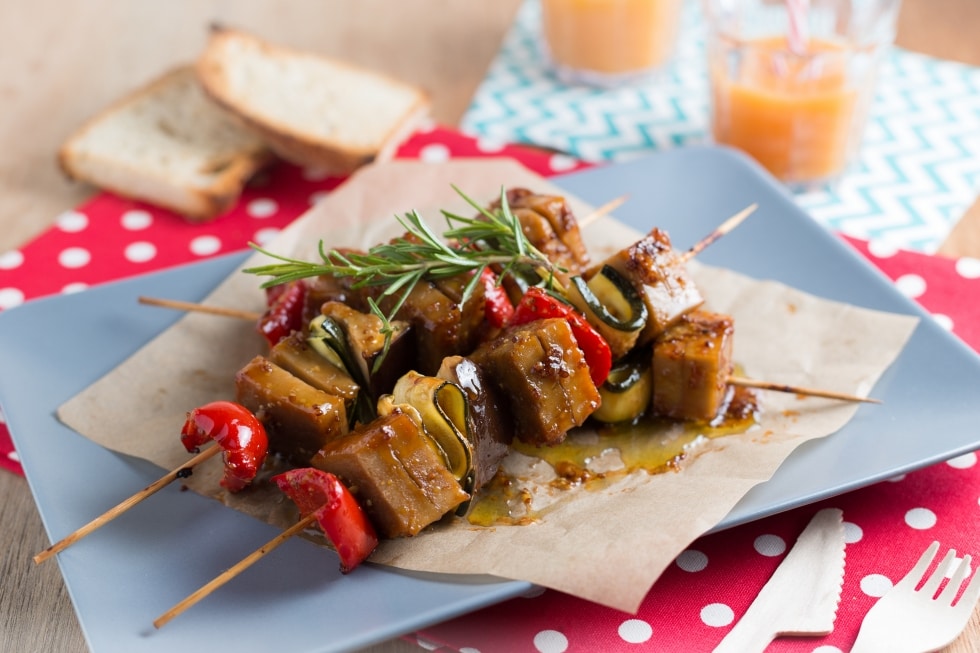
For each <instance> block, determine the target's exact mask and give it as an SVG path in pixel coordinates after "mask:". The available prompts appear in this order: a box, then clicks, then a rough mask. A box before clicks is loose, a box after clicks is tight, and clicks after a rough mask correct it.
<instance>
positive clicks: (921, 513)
mask: <svg viewBox="0 0 980 653" xmlns="http://www.w3.org/2000/svg"><path fill="white" fill-rule="evenodd" d="M905 523H906V524H908V525H909V526H910V527H911V528H914V529H916V530H918V531H924V530H927V529H929V528H932V527H933V526H935V525H936V513H934V512H933V511H931V510H929V509H928V508H912V509H911V510H909V511H908V512H907V513H905Z"/></svg>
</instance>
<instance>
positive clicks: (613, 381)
mask: <svg viewBox="0 0 980 653" xmlns="http://www.w3.org/2000/svg"><path fill="white" fill-rule="evenodd" d="M647 358H648V357H646V356H629V357H628V358H626V359H624V360H621V361H619V362H617V363H616V364H615V365H613V368H612V370H611V371H610V372H609V378H607V379H606V382H605V383H603V384H602V387H601V388H599V395H600V396H601V397H602V404H601V405H600V406H599V408H598V409H597V410H596V411H595V412H594V413H592V417H593V418H594V419H596V420H597V421H599V422H604V423H606V424H616V423H619V422H631V421H633V420H635V419H636V418H638V417H640V416H642V415H643V414H644V413H645V412H646V410H647V407H648V406H649V405H650V399H651V397H652V396H653V370H652V368H651V366H650V364H649V361H648V360H647Z"/></svg>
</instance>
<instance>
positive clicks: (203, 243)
mask: <svg viewBox="0 0 980 653" xmlns="http://www.w3.org/2000/svg"><path fill="white" fill-rule="evenodd" d="M220 249H221V239H220V238H218V237H217V236H198V237H197V238H195V239H194V240H192V241H191V253H192V254H196V255H198V256H210V255H211V254H214V253H215V252H217V251H218V250H220Z"/></svg>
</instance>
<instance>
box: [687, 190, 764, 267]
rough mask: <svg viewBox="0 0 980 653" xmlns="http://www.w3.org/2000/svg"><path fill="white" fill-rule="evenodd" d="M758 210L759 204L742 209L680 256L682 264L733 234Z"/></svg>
mask: <svg viewBox="0 0 980 653" xmlns="http://www.w3.org/2000/svg"><path fill="white" fill-rule="evenodd" d="M757 208H759V205H758V204H750V205H749V206H747V207H745V208H744V209H742V210H741V211H739V212H738V213H736V214H735V215H733V216H732V217H730V218H728V219H727V220H725V221H724V222H722V223H721V224H720V225H718V228H717V229H715V230H714V231H712V232H711V233H710V234H708V235H707V236H705V237H704V238H702V239H701V240H699V241H698V242H696V243H694V245H693V246H692V247H691V249H689V250H687V251H686V252H684V253H683V254H681V256H680V259H681V262H682V263H687V262H688V261H690V260H691V259H692V258H694V257H695V256H697V255H698V254H700V253H701V252H702V251H703V250H704V249H705V248H706V247H707V246H708V245H710V244H711V243H713V242H715V241H716V240H718V239H719V238H721V237H722V236H724V235H725V234H727V233H729V232H731V231H732V230H733V229H735V227H737V226H738V225H740V224H741V223H742V221H743V220H745V218H747V217H749V216H750V215H752V213H753V212H755V210H756V209H757Z"/></svg>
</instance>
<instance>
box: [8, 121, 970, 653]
mask: <svg viewBox="0 0 980 653" xmlns="http://www.w3.org/2000/svg"><path fill="white" fill-rule="evenodd" d="M398 156H399V157H404V158H419V159H422V160H427V161H440V160H445V159H447V158H450V157H472V156H510V157H513V158H515V159H517V160H519V161H521V162H522V163H523V164H524V165H526V166H527V167H528V168H530V169H531V170H534V171H535V172H537V173H539V174H542V175H544V176H551V175H555V174H560V173H564V172H570V171H574V170H577V169H581V168H584V167H585V165H584V164H582V163H580V162H577V161H575V160H574V159H570V158H568V157H566V156H563V155H553V154H547V153H544V152H541V151H538V150H534V149H530V148H525V147H522V146H511V145H501V144H499V143H491V142H485V141H481V140H479V139H475V138H470V137H467V136H465V135H463V134H460V133H458V132H456V131H453V130H450V129H444V128H441V127H438V126H431V127H429V128H427V129H425V130H422V131H420V132H419V133H417V134H415V135H414V136H413V137H412V138H411V139H410V140H409V141H408V142H407V143H405V144H404V145H403V146H402V147H401V149H400V150H399V153H398ZM342 182H343V180H342V179H340V178H337V177H331V176H327V175H324V174H322V173H321V172H319V171H316V170H310V169H301V168H297V167H295V166H290V165H287V164H280V165H278V166H276V167H274V168H272V169H271V170H269V171H268V172H267V173H265V174H264V175H263V176H262V177H261V178H260V179H258V180H256V182H255V183H253V184H252V185H251V186H250V187H249V188H248V189H247V190H246V191H245V193H244V194H243V196H242V198H241V200H240V202H239V203H238V205H237V206H236V207H235V208H234V209H233V210H232V211H231V212H230V213H228V214H227V215H225V216H223V217H221V218H219V219H218V220H215V221H213V222H210V223H206V224H190V223H188V222H186V221H184V220H182V219H181V218H179V217H178V216H176V215H173V214H172V213H169V212H167V211H163V210H160V209H156V208H154V207H150V206H147V205H145V204H142V203H139V202H133V201H129V200H125V199H121V198H119V197H115V196H113V195H109V194H99V195H96V196H95V197H94V198H93V199H91V200H90V201H89V202H86V203H85V204H83V205H81V206H79V207H78V208H77V209H75V210H72V211H68V212H66V213H64V214H63V215H61V216H59V217H58V219H57V221H56V224H55V226H54V227H53V228H52V229H50V230H49V231H47V232H46V233H44V234H43V235H41V236H40V237H39V238H37V239H35V240H33V241H32V242H30V243H28V244H26V245H24V246H23V247H21V248H18V249H15V250H11V251H8V252H4V253H0V310H8V309H11V308H13V307H15V306H17V305H19V304H21V303H23V302H25V301H29V300H31V299H34V298H37V297H41V296H45V295H52V294H57V293H68V292H77V291H79V290H81V289H84V288H86V287H88V286H91V285H94V284H99V283H105V282H108V281H113V280H117V279H121V278H125V277H129V276H133V275H136V274H142V273H147V272H152V271H156V270H160V269H163V268H166V267H170V266H173V265H177V264H182V263H188V262H193V261H195V260H201V259H205V258H208V257H212V256H216V255H220V254H226V253H230V252H234V251H240V250H242V249H244V248H245V247H246V245H247V243H249V242H258V243H262V242H267V241H268V240H270V239H271V238H272V237H274V236H275V234H276V233H278V231H279V230H280V229H282V228H283V227H284V226H286V225H287V224H289V223H290V222H291V221H292V220H294V219H295V218H296V217H298V216H299V215H300V214H302V213H303V212H304V211H306V209H308V208H309V207H310V206H311V205H312V204H313V203H315V202H316V201H317V200H318V199H319V198H320V197H322V196H323V195H324V194H326V193H329V192H330V191H331V190H332V189H333V188H335V187H336V186H337V185H338V184H340V183H342ZM846 240H847V241H848V242H849V243H850V244H851V245H853V246H854V247H855V248H856V249H857V250H858V251H859V252H860V253H861V254H863V255H864V256H866V257H867V258H868V259H870V260H871V261H872V262H873V263H874V264H875V265H877V266H878V267H879V268H880V269H881V270H882V272H883V273H884V274H885V275H887V276H888V277H889V278H891V279H892V280H894V282H895V284H896V286H897V287H898V288H899V289H900V290H901V291H902V292H903V293H905V294H906V295H908V296H910V297H912V298H914V299H916V300H917V301H918V302H919V303H920V304H921V305H922V306H923V307H924V308H925V309H926V310H928V311H929V312H930V313H932V315H933V316H934V317H935V319H937V320H938V321H939V322H940V323H941V324H943V325H944V326H945V327H946V328H948V329H949V330H951V331H952V332H954V333H955V334H957V335H958V336H959V337H960V338H962V339H963V340H964V341H965V342H966V343H967V344H969V345H970V346H971V347H972V348H973V349H975V350H977V351H980V302H978V301H977V299H978V298H980V260H978V259H972V258H961V259H958V260H954V259H947V258H941V257H935V256H928V255H925V254H919V253H915V252H908V251H896V250H894V249H886V248H883V247H880V246H877V245H876V244H875V243H873V242H871V243H869V242H865V241H861V240H856V239H853V238H846ZM0 373H2V368H0ZM978 392H980V389H978ZM978 399H980V394H978ZM978 428H980V425H978ZM0 466H2V467H4V468H5V469H7V470H9V471H10V472H13V473H21V468H20V465H19V463H18V460H17V454H16V452H15V451H14V449H13V445H12V443H11V441H10V437H9V434H8V433H7V430H6V427H5V425H4V423H3V414H2V407H0ZM824 507H836V508H840V509H841V510H842V511H843V514H844V521H845V526H846V539H847V567H846V573H845V580H844V588H843V592H842V595H841V606H840V609H839V611H838V618H837V621H836V624H835V628H834V632H833V633H832V634H830V635H829V636H827V637H801V638H782V639H779V640H777V641H776V642H774V643H773V644H772V645H771V646H770V647H769V648H768V649H767V650H768V651H801V652H802V651H806V652H812V653H841V652H844V651H847V650H849V648H850V646H851V644H852V643H853V642H854V639H855V637H856V636H857V631H858V628H859V626H860V623H861V619H862V618H863V617H864V615H865V614H866V612H867V611H868V609H869V608H870V607H871V605H873V604H874V602H875V601H876V600H877V598H878V597H880V596H881V595H882V594H884V592H885V591H887V590H888V589H889V588H890V587H891V585H892V584H893V583H894V582H896V581H897V580H898V579H899V578H900V577H901V576H902V575H904V573H905V572H906V571H907V570H908V568H910V567H911V566H912V564H913V563H914V561H915V560H916V559H917V558H918V555H919V553H921V551H922V550H924V549H925V547H926V546H927V545H928V544H929V543H930V542H931V541H933V540H934V539H936V540H940V541H941V542H942V543H943V545H944V547H954V548H956V549H957V551H959V552H961V555H962V554H963V553H972V554H980V528H978V524H980V464H978V461H977V454H976V453H970V454H966V455H964V456H960V457H958V458H955V459H953V460H950V461H948V462H945V463H941V464H938V465H933V466H931V467H927V468H925V469H922V470H919V471H916V472H913V473H910V474H907V475H905V476H903V477H900V478H893V479H890V480H889V481H886V482H882V483H878V484H876V485H873V486H871V487H868V488H864V489H862V490H858V491H855V492H851V493H849V494H846V495H843V496H840V497H836V498H833V499H828V500H826V501H824V502H821V503H819V504H816V505H812V506H807V507H804V508H799V509H796V510H793V511H790V512H787V513H783V514H780V515H776V516H774V517H770V518H767V519H763V520H759V521H756V522H752V523H750V524H747V525H744V526H740V527H738V528H734V529H731V530H728V531H724V532H722V533H716V534H712V535H709V536H705V537H703V538H700V539H699V540H697V541H696V542H694V543H693V544H692V545H691V546H690V548H688V549H687V550H686V551H684V552H683V553H682V554H681V555H680V556H679V557H678V558H677V560H676V561H675V564H674V565H672V566H671V567H670V568H669V569H668V570H667V571H666V572H665V573H664V574H663V576H662V577H661V578H660V579H659V580H658V581H657V583H656V585H655V586H654V587H653V589H652V590H651V591H650V593H649V595H648V596H647V597H646V600H645V601H644V603H643V605H642V606H641V608H640V610H639V612H638V613H637V614H636V615H630V614H625V613H621V612H617V611H615V610H611V609H607V608H603V607H599V606H596V605H594V604H591V603H587V602H585V601H582V600H579V599H575V598H573V597H569V596H566V595H563V594H560V593H557V592H553V591H550V590H549V591H540V592H534V593H533V594H532V595H529V596H526V597H521V598H517V599H512V600H510V601H507V602H504V603H502V604H499V605H496V606H493V607H490V608H486V609H483V610H480V611H478V612H475V613H472V614H470V615H467V616H464V617H460V618H457V619H455V620H452V621H449V622H446V623H443V624H439V625H437V626H433V627H430V628H427V629H425V630H424V631H421V632H418V633H414V634H412V635H410V636H407V639H408V640H409V641H412V642H416V643H418V644H419V645H420V646H421V647H423V648H426V649H430V650H435V649H439V650H450V651H460V652H461V653H494V652H498V651H500V652H508V653H511V652H513V653H519V652H522V651H527V652H528V653H563V652H568V653H576V652H582V653H585V652H594V651H610V652H617V651H664V652H665V651H678V652H685V653H686V652H697V651H710V650H711V649H712V648H713V647H714V646H716V645H717V644H718V643H719V642H720V641H721V639H722V638H723V637H724V636H725V634H726V633H727V632H728V630H729V629H730V628H731V626H732V625H733V624H734V623H735V622H736V621H737V620H738V619H739V618H740V617H741V616H742V614H744V612H745V610H746V609H747V608H748V606H749V604H750V603H751V602H752V600H753V599H754V598H755V596H756V595H757V594H758V592H759V590H760V589H761V588H762V586H763V585H764V584H765V583H766V581H767V580H768V579H769V576H770V575H771V574H772V572H773V571H774V570H775V569H776V567H777V566H778V565H779V563H780V562H781V561H782V559H783V558H784V556H785V554H786V552H787V551H788V550H789V548H790V547H791V546H792V545H793V543H794V542H795V540H796V538H797V537H798V535H799V534H800V532H801V531H802V530H803V528H804V527H805V526H806V524H807V522H809V520H810V518H811V517H812V516H813V514H814V513H815V512H816V511H817V510H819V509H820V508H824ZM595 564H597V565H601V564H602V561H596V562H595Z"/></svg>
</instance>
